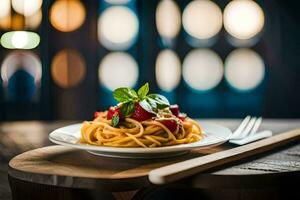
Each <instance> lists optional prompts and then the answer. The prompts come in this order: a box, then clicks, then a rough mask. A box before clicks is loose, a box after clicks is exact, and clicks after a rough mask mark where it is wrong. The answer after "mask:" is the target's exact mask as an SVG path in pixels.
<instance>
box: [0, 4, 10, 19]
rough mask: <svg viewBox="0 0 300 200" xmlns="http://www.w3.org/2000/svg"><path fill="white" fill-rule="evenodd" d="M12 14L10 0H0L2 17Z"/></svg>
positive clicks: (0, 16) (0, 15)
mask: <svg viewBox="0 0 300 200" xmlns="http://www.w3.org/2000/svg"><path fill="white" fill-rule="evenodd" d="M9 14H10V0H1V1H0V18H2V17H6V16H7V15H9Z"/></svg>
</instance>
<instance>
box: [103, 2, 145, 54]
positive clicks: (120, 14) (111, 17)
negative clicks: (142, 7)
mask: <svg viewBox="0 0 300 200" xmlns="http://www.w3.org/2000/svg"><path fill="white" fill-rule="evenodd" d="M138 30H139V22H138V18H137V16H136V15H135V13H134V12H133V11H132V10H130V9H129V8H127V7H124V6H112V7H109V8H107V9H106V10H104V11H103V13H102V14H101V15H100V16H99V19H98V38H99V41H100V43H101V44H102V45H103V46H104V47H106V48H107V49H110V50H125V49H128V48H129V47H131V46H132V45H133V43H134V41H135V39H136V37H137V34H138Z"/></svg>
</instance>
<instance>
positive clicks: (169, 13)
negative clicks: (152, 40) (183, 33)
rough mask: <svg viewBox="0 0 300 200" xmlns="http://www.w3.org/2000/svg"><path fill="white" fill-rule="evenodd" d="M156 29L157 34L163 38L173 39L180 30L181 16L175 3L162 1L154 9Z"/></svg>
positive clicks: (167, 0)
mask: <svg viewBox="0 0 300 200" xmlns="http://www.w3.org/2000/svg"><path fill="white" fill-rule="evenodd" d="M155 19H156V27H157V31H158V33H159V34H160V35H161V36H162V37H165V38H170V39H172V38H174V37H175V36H176V35H177V34H178V33H179V31H180V28H181V14H180V9H179V7H178V5H177V4H176V2H174V1H173V0H162V1H161V2H159V4H158V6H157V8H156V16H155Z"/></svg>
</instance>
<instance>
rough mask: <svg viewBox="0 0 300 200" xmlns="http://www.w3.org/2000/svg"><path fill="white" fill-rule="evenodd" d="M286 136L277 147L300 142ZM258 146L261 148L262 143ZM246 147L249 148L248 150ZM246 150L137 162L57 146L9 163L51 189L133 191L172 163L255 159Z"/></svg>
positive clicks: (18, 174)
mask: <svg viewBox="0 0 300 200" xmlns="http://www.w3.org/2000/svg"><path fill="white" fill-rule="evenodd" d="M284 134H285V136H284V137H279V138H278V137H275V139H273V140H272V141H273V142H275V143H276V142H279V139H284V141H283V142H279V143H276V144H282V145H283V144H286V143H288V142H291V141H296V140H298V141H299V139H300V129H297V130H293V131H290V132H287V133H284ZM269 139H270V138H269ZM258 142H260V144H261V143H262V140H261V141H258ZM275 143H274V144H275ZM276 146H279V145H270V143H269V145H267V147H266V148H265V149H264V148H263V147H261V146H260V148H259V150H254V151H256V152H254V153H253V154H256V153H261V152H264V151H265V150H271V149H273V147H276ZM243 147H245V148H249V147H247V146H243ZM243 147H236V146H232V145H228V144H227V145H221V146H218V147H213V148H209V149H206V150H199V151H197V150H194V151H192V152H191V153H190V154H187V155H183V156H179V157H173V158H167V159H151V160H150V159H149V160H135V159H116V158H106V157H99V156H95V155H92V154H90V153H88V152H86V151H83V150H78V149H74V148H69V147H64V146H58V145H56V146H49V147H44V148H40V149H36V150H32V151H28V152H25V153H23V154H20V155H18V156H16V157H15V158H13V159H12V160H11V161H10V163H9V168H10V169H9V174H10V175H11V176H13V177H15V178H19V179H22V180H26V181H32V182H37V183H43V184H50V185H58V186H67V187H80V188H82V187H83V188H93V187H99V185H101V187H102V188H107V187H108V188H112V187H113V188H114V190H118V189H120V190H121V189H122V190H124V188H126V189H130V188H136V187H145V186H147V185H149V184H150V182H149V180H148V173H149V172H150V171H151V170H153V169H156V168H159V167H163V166H166V165H169V164H172V163H177V162H180V161H185V160H188V159H192V158H197V157H203V156H206V155H209V154H210V155H214V153H217V152H223V151H225V150H228V149H231V150H232V153H234V154H235V155H238V154H239V152H236V151H237V150H238V151H240V152H241V154H240V155H243V156H241V157H240V158H245V157H248V156H250V155H253V154H249V153H247V152H248V151H243ZM251 147H252V148H253V149H255V143H252V144H251ZM235 149H236V150H235ZM248 150H249V149H248ZM245 154H246V155H245ZM223 159H224V157H223ZM225 159H226V158H225ZM227 159H229V161H233V160H238V159H239V158H236V159H232V158H231V157H230V156H229V155H228V158H227ZM222 162H224V160H222ZM215 166H217V165H216V164H215V163H214V164H213V165H212V166H211V167H215ZM205 168H206V169H209V168H210V167H209V166H206V167H205Z"/></svg>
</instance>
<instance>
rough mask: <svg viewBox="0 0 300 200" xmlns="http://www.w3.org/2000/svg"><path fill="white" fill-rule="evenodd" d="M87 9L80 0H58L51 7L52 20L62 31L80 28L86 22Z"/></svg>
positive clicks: (55, 26)
mask: <svg viewBox="0 0 300 200" xmlns="http://www.w3.org/2000/svg"><path fill="white" fill-rule="evenodd" d="M85 17H86V11H85V8H84V6H83V4H82V3H81V1H80V0H57V1H55V2H54V4H53V5H52V7H51V9H50V17H49V18H50V22H51V24H52V25H53V27H54V28H56V29H57V30H59V31H62V32H70V31H74V30H76V29H78V28H79V27H80V26H81V25H82V24H83V22H84V20H85Z"/></svg>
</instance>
